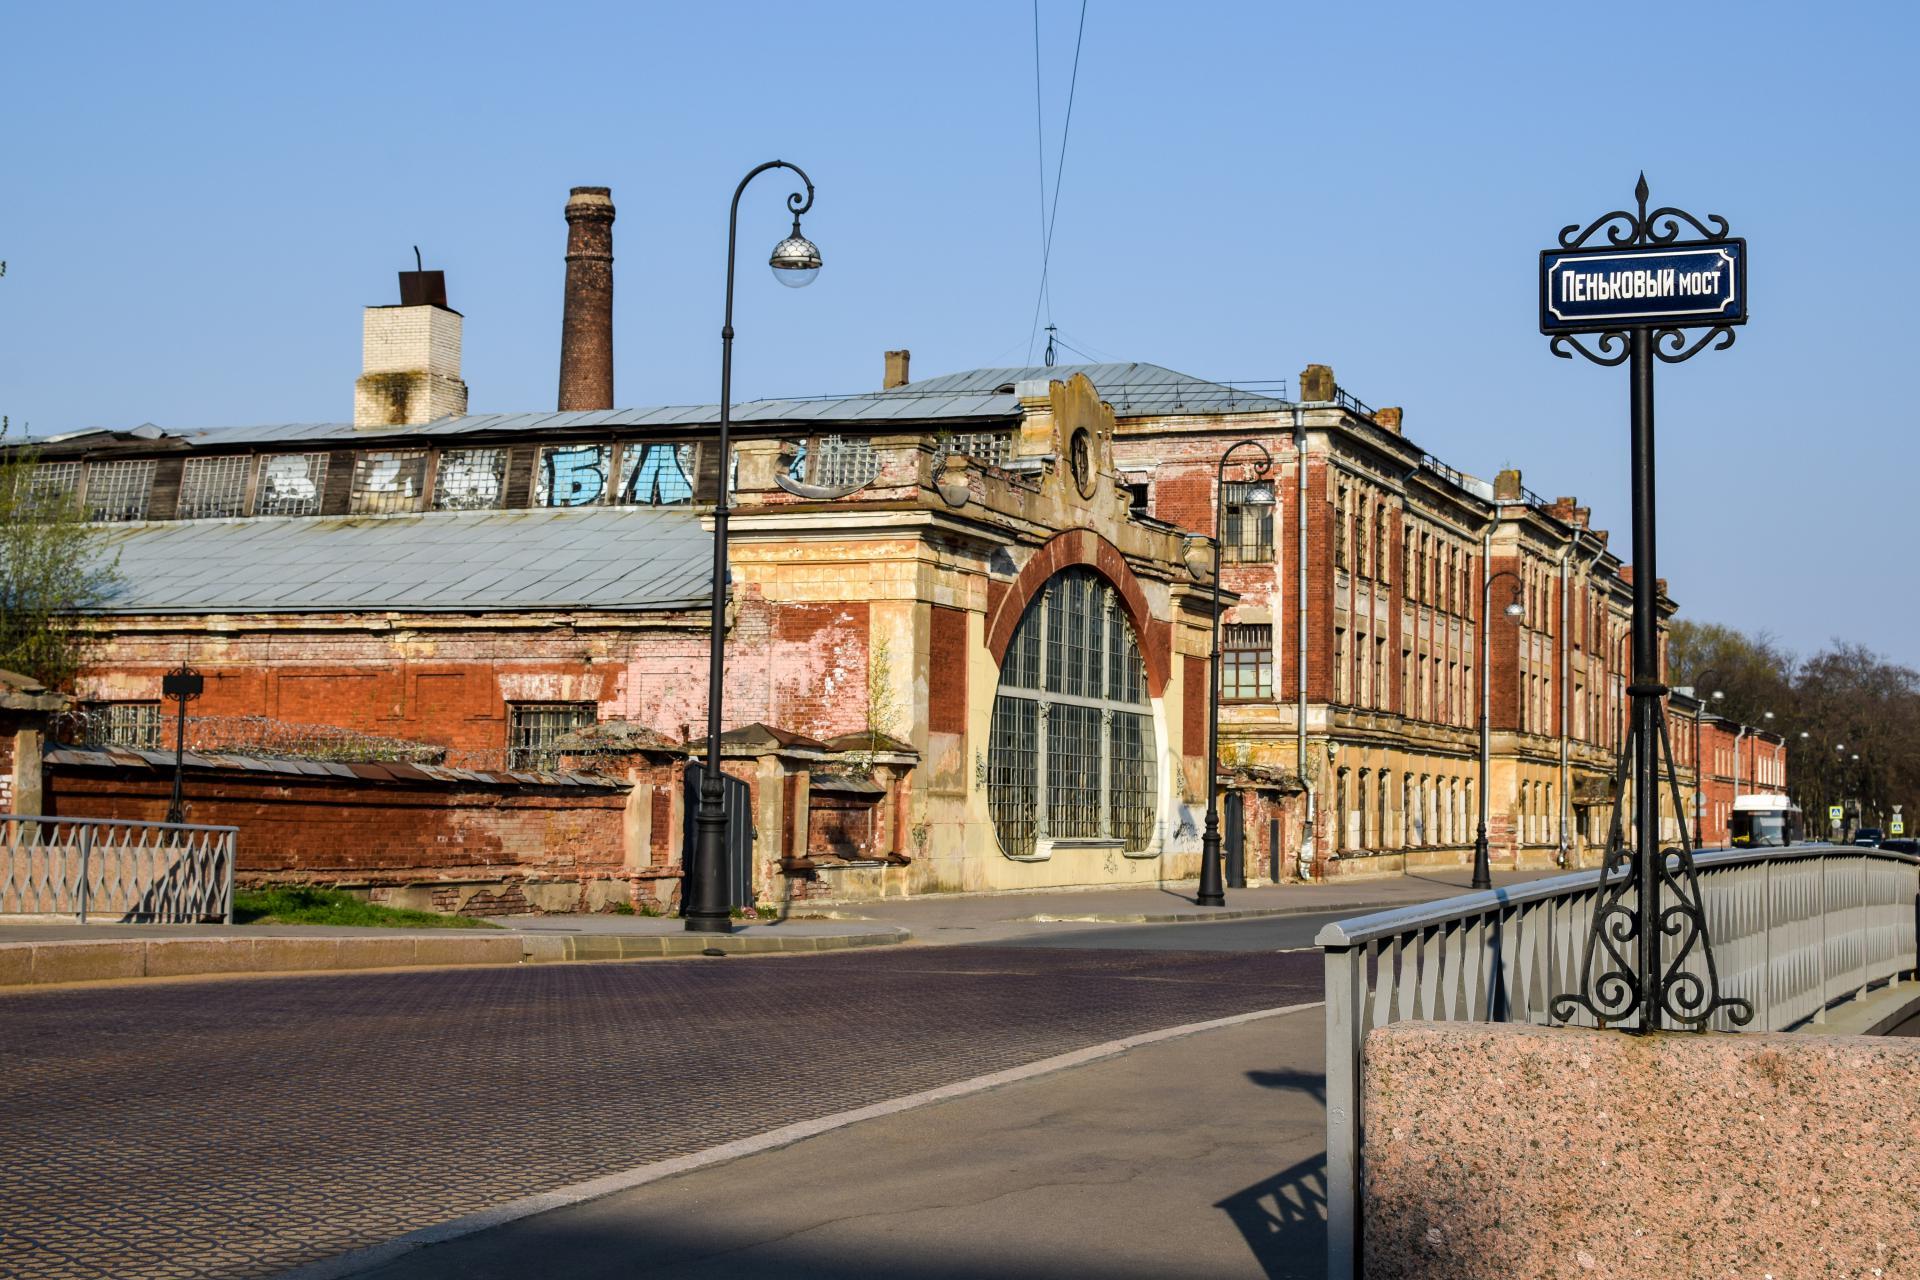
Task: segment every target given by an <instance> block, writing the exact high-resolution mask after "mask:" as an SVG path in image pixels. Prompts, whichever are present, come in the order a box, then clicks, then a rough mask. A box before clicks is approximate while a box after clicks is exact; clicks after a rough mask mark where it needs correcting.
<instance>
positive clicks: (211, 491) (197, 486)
mask: <svg viewBox="0 0 1920 1280" xmlns="http://www.w3.org/2000/svg"><path fill="white" fill-rule="evenodd" d="M252 461H253V459H252V458H249V457H245V456H242V455H238V454H236V455H234V456H233V457H230V458H188V459H187V465H186V466H185V468H183V469H182V470H181V473H180V508H179V511H178V515H179V517H180V518H181V519H182V520H215V519H221V518H224V517H226V516H237V515H241V514H243V513H244V512H245V511H246V503H247V467H248V465H249V464H250V463H252Z"/></svg>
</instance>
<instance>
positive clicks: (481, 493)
mask: <svg viewBox="0 0 1920 1280" xmlns="http://www.w3.org/2000/svg"><path fill="white" fill-rule="evenodd" d="M506 489H507V451H506V450H505V449H449V450H447V451H446V452H445V453H442V454H441V455H440V466H439V468H438V469H437V470H436V471H435V472H434V476H433V509H434V510H435V511H490V510H492V509H493V508H495V507H497V506H499V505H500V498H501V495H502V494H504V493H505V492H506Z"/></svg>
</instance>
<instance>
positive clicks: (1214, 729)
mask: <svg viewBox="0 0 1920 1280" xmlns="http://www.w3.org/2000/svg"><path fill="white" fill-rule="evenodd" d="M1242 449H1252V450H1254V451H1255V452H1256V453H1258V454H1259V455H1260V461H1259V462H1257V463H1255V464H1254V466H1255V467H1256V468H1257V469H1256V470H1255V472H1254V475H1255V476H1256V477H1259V476H1265V475H1266V474H1267V472H1268V471H1269V470H1270V469H1271V468H1272V467H1273V455H1272V454H1270V453H1268V452H1267V448H1266V446H1265V445H1263V444H1261V443H1260V442H1259V441H1258V440H1240V441H1236V442H1235V443H1234V444H1232V445H1230V446H1229V447H1228V449H1227V451H1226V452H1225V453H1223V454H1221V455H1220V465H1219V466H1218V467H1216V468H1215V469H1214V480H1215V484H1214V490H1213V494H1214V497H1213V663H1212V671H1211V673H1210V674H1211V676H1212V679H1211V680H1210V681H1209V682H1208V685H1209V688H1208V696H1207V827H1206V833H1205V834H1204V835H1202V836H1201V837H1200V892H1199V895H1198V896H1197V897H1195V899H1194V901H1195V902H1196V903H1198V904H1199V905H1200V906H1203V907H1224V906H1226V905H1227V893H1226V886H1225V885H1224V884H1223V883H1222V877H1221V868H1220V566H1221V564H1222V562H1223V561H1224V559H1225V557H1224V556H1223V555H1222V554H1221V550H1222V548H1223V546H1224V545H1225V543H1224V540H1223V539H1222V538H1221V536H1220V535H1221V532H1222V531H1223V530H1224V529H1225V528H1226V519H1227V500H1226V492H1227V464H1228V463H1229V462H1231V461H1232V460H1233V455H1234V454H1236V453H1238V452H1240V450H1242Z"/></svg>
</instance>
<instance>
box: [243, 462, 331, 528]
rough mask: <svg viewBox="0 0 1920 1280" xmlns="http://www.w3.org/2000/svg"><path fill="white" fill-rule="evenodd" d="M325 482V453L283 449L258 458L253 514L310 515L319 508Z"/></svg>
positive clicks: (315, 512) (316, 512) (317, 511)
mask: <svg viewBox="0 0 1920 1280" xmlns="http://www.w3.org/2000/svg"><path fill="white" fill-rule="evenodd" d="M326 484H327V455H326V454H324V453H283V454H279V455H275V456H269V457H266V458H262V459H261V460H260V487H259V491H258V493H257V494H256V495H255V497H254V500H253V514H255V515H257V516H311V515H318V514H319V512H320V496H321V493H322V491H323V490H324V489H325V488H326Z"/></svg>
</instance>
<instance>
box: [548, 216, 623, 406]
mask: <svg viewBox="0 0 1920 1280" xmlns="http://www.w3.org/2000/svg"><path fill="white" fill-rule="evenodd" d="M560 408H561V409H563V410H565V409H611V408H613V196H612V192H611V190H610V189H609V188H607V187H575V188H574V189H573V190H572V192H571V193H570V194H569V195H568V197H567V294H566V299H565V303H564V307H563V311H562V316H561V321H560Z"/></svg>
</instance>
